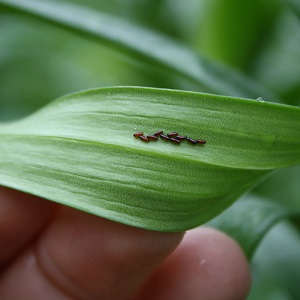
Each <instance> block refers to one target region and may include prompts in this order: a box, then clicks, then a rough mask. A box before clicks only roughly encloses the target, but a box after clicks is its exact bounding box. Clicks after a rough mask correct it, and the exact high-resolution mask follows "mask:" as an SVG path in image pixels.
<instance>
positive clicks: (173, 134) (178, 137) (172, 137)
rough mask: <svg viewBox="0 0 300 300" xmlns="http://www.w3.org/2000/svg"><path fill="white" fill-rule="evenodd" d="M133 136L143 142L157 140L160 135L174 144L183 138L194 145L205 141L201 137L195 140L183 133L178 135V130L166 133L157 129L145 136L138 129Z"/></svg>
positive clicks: (202, 143)
mask: <svg viewBox="0 0 300 300" xmlns="http://www.w3.org/2000/svg"><path fill="white" fill-rule="evenodd" d="M133 136H134V137H135V138H139V139H140V140H142V141H143V142H150V141H157V140H158V138H159V137H160V138H161V139H163V140H165V141H170V142H172V143H174V144H180V143H181V142H182V141H184V140H187V141H188V142H189V143H191V144H194V145H196V144H200V145H204V144H205V143H206V141H205V140H202V139H200V140H195V139H192V138H190V137H187V136H185V135H180V134H178V132H169V133H167V134H164V132H163V131H162V130H159V131H157V132H155V133H153V134H148V135H146V136H145V135H144V132H142V131H139V132H136V133H134V134H133Z"/></svg>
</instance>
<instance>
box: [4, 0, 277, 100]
mask: <svg viewBox="0 0 300 300" xmlns="http://www.w3.org/2000/svg"><path fill="white" fill-rule="evenodd" d="M0 6H2V7H9V8H12V9H15V10H17V11H22V12H25V13H28V14H30V15H33V16H35V17H38V18H40V19H42V20H44V21H48V22H51V23H53V24H55V25H58V26H61V27H63V28H65V29H68V30H71V31H74V32H76V33H79V34H81V35H83V36H85V37H91V38H94V39H95V38H96V40H98V41H101V42H105V43H107V44H108V45H110V46H111V47H114V48H116V49H117V50H118V51H123V52H126V53H129V54H130V55H131V56H132V57H134V58H137V59H139V60H140V61H143V62H144V63H148V64H150V65H151V66H156V67H158V68H159V69H160V70H165V71H169V72H172V74H177V75H179V76H180V78H182V77H183V78H185V79H189V80H191V81H192V82H194V83H196V85H197V88H200V87H204V88H205V90H206V91H209V92H214V93H220V94H225V95H232V96H239V97H251V98H258V97H264V98H265V99H269V100H271V99H272V101H275V99H277V97H276V96H275V95H274V94H273V93H272V92H270V91H268V90H267V89H266V88H264V87H263V86H261V85H260V84H259V83H257V82H255V81H254V80H252V79H250V78H248V77H246V76H245V75H243V74H242V73H239V72H237V71H235V70H233V69H230V68H228V67H226V66H224V65H221V64H217V63H215V62H213V61H210V60H208V59H207V58H205V57H202V56H199V55H198V54H196V53H194V52H193V51H191V50H190V49H188V48H186V47H184V46H183V45H181V44H179V43H177V42H175V41H174V40H172V39H170V38H168V37H166V36H163V35H160V34H159V33H155V32H152V31H150V30H148V29H142V28H140V27H139V26H136V25H134V24H131V23H129V22H127V21H124V20H122V19H119V18H117V17H113V16H109V15H106V14H103V13H100V12H96V11H93V10H90V9H88V8H85V7H80V6H77V5H75V4H72V3H66V2H63V1H46V0H43V1H39V0H0Z"/></svg>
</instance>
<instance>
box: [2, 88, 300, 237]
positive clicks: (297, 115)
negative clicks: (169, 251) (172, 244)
mask: <svg viewBox="0 0 300 300" xmlns="http://www.w3.org/2000/svg"><path fill="white" fill-rule="evenodd" d="M299 120H300V108H298V107H292V106H287V105H280V104H274V103H267V102H261V101H250V100H247V99H239V98H230V97H225V96H216V95H209V94H200V93H193V92H183V91H175V90H163V89H151V88H133V87H116V88H103V89H98V90H91V91H85V92H81V93H77V94H73V95H69V96H66V97H63V98H61V99H59V100H57V101H55V102H54V103H52V104H50V105H49V106H47V107H45V108H44V109H42V110H40V111H39V112H37V113H35V114H33V115H31V116H29V117H27V118H26V119H23V120H20V121H18V122H15V123H10V124H2V125H1V126H0V183H1V184H2V185H6V186H9V187H12V188H15V189H19V190H22V191H25V192H29V193H32V194H35V195H38V196H41V197H44V198H47V199H50V200H53V201H56V202H59V203H62V204H65V205H69V206H72V207H75V208H77V209H80V210H83V211H87V212H90V213H92V214H95V215H99V216H102V217H105V218H108V219H111V220H115V221H118V222H122V223H125V224H130V225H134V226H137V227H143V228H148V229H153V230H162V231H181V230H185V229H188V228H192V227H195V226H198V225H200V224H202V223H205V222H207V221H208V220H210V219H211V218H213V217H214V216H216V215H217V214H219V213H220V212H221V211H222V210H224V209H225V208H226V207H228V206H229V205H230V204H231V203H232V202H233V201H234V200H236V198H237V197H239V196H240V195H241V194H242V193H244V192H245V191H246V190H248V189H249V188H250V187H252V186H253V184H255V182H257V180H258V179H260V178H262V177H263V176H264V175H265V174H267V173H268V172H270V171H271V170H273V169H277V168H282V167H287V166H291V165H296V164H299V162H300V122H299ZM157 130H164V131H165V132H169V131H178V132H179V133H180V134H183V135H187V136H190V137H192V138H195V139H198V138H202V139H205V140H206V141H207V143H206V144H205V145H192V144H189V143H188V142H187V141H185V142H182V143H181V144H180V145H176V144H173V143H171V142H165V141H163V140H161V139H160V140H158V141H152V142H149V143H145V142H143V141H141V140H140V139H136V138H134V137H133V133H134V132H136V131H144V132H145V134H151V133H153V132H155V131H157Z"/></svg>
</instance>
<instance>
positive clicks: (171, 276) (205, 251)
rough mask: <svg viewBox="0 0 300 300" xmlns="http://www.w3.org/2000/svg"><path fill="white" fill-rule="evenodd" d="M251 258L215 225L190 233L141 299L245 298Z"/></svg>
mask: <svg viewBox="0 0 300 300" xmlns="http://www.w3.org/2000/svg"><path fill="white" fill-rule="evenodd" d="M250 282H251V280H250V272H249V266H248V263H247V260H246V258H245V255H244V253H243V252H242V250H241V248H240V247H239V245H238V244H237V243H236V242H235V241H234V240H233V239H232V238H230V237H229V236H227V235H225V234H224V233H222V232H220V231H217V230H215V229H211V228H204V227H202V228H199V229H195V230H192V231H189V232H187V233H186V235H185V237H184V239H183V241H182V243H181V244H180V246H179V247H178V248H177V249H176V250H175V251H174V252H173V253H172V254H171V255H170V257H169V258H168V259H167V260H166V261H165V262H164V263H163V264H162V265H161V266H159V268H157V269H156V271H154V272H153V274H152V275H151V276H150V278H149V280H148V281H147V282H146V284H145V286H144V287H143V288H142V290H141V293H140V295H139V297H138V298H137V299H144V300H148V299H156V300H171V299H172V300H180V299H189V300H196V299H209V300H215V299H216V300H219V299H222V300H242V299H245V298H246V295H247V293H248V291H249V289H250Z"/></svg>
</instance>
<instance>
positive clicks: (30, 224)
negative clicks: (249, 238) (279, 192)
mask: <svg viewBox="0 0 300 300" xmlns="http://www.w3.org/2000/svg"><path fill="white" fill-rule="evenodd" d="M0 245H1V247H0V263H1V277H0V299H2V300H27V299H28V300H37V299H38V300H40V299H43V300H52V299H55V300H67V299H68V300H71V299H76V300H81V299H87V300H94V299H99V300H123V299H124V300H125V299H126V300H128V299H130V300H150V299H151V300H183V299H187V300H199V299H203V300H208V299H209V300H214V299H217V300H219V299H222V300H227V299H228V300H235V299H236V300H239V299H245V297H246V294H247V291H248V289H249V285H250V279H249V271H248V266H247V262H246V259H245V257H244V255H243V253H242V251H241V250H240V248H239V246H238V245H237V244H236V243H235V242H234V241H233V240H232V239H231V238H229V237H228V236H226V235H224V234H223V233H220V232H218V231H216V230H213V229H209V228H201V229H195V230H191V231H189V232H187V233H186V234H185V235H184V234H183V233H163V232H155V231H149V230H143V229H137V228H134V227H130V226H126V225H122V224H119V223H115V222H112V221H109V220H106V219H102V218H99V217H96V216H93V215H90V214H87V213H84V212H81V211H77V210H74V209H71V208H68V207H65V206H61V205H58V204H55V203H52V202H50V201H45V200H44V199H40V198H37V197H34V196H31V195H27V194H24V193H21V192H17V191H14V190H10V189H7V188H4V187H0Z"/></svg>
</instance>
